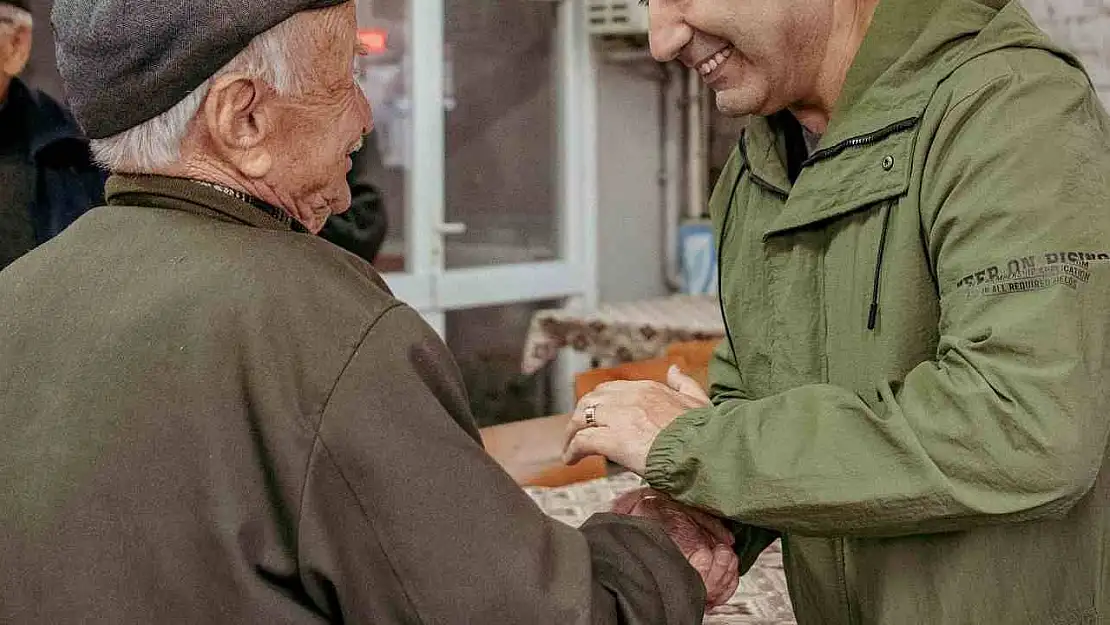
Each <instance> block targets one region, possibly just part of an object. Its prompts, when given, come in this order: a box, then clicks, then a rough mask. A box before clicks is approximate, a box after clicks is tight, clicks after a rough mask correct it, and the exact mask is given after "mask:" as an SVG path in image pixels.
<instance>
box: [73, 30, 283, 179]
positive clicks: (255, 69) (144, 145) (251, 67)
mask: <svg viewBox="0 0 1110 625" xmlns="http://www.w3.org/2000/svg"><path fill="white" fill-rule="evenodd" d="M302 15H304V14H303V13H301V14H297V15H294V16H293V17H291V18H289V19H287V20H285V21H284V22H282V23H280V24H278V25H277V26H275V27H273V28H271V29H270V30H268V31H266V32H264V33H262V34H261V35H258V36H257V37H255V38H254V39H253V40H252V41H251V42H250V44H249V45H248V46H247V47H246V48H245V49H244V50H243V51H242V52H240V53H239V54H238V55H237V56H236V57H235V58H234V59H232V60H231V61H230V62H229V63H228V64H227V65H225V66H224V67H223V68H221V69H220V70H219V71H217V72H216V73H215V74H214V75H213V76H212V78H209V79H208V80H206V81H205V82H204V83H203V84H202V85H201V86H199V87H197V88H196V89H195V90H193V92H192V93H190V94H189V95H187V96H185V98H184V99H183V100H181V101H180V102H178V103H177V104H176V105H174V107H173V108H171V109H170V110H168V111H166V112H165V113H162V114H161V115H159V116H157V117H155V118H153V119H150V120H148V121H145V122H143V123H142V124H139V125H138V126H135V127H134V128H131V129H130V130H125V131H123V132H121V133H119V134H117V135H113V136H111V137H108V138H106V139H96V140H93V141H91V142H90V146H89V147H90V149H91V150H92V154H93V157H94V158H95V159H96V161H97V162H98V163H100V164H101V165H103V166H104V167H106V168H107V169H108V170H109V171H113V172H122V173H152V172H154V171H157V170H159V169H162V168H165V167H167V166H169V165H171V164H173V163H175V162H177V161H178V160H180V159H181V144H182V142H183V141H184V139H185V135H186V133H187V132H188V130H189V124H190V123H191V122H192V121H193V118H194V117H196V115H197V113H198V112H199V111H200V107H201V105H202V104H204V100H205V98H206V97H208V92H209V89H210V88H211V86H212V81H213V79H215V78H216V77H218V76H220V75H222V74H226V73H229V72H239V73H242V74H245V75H246V76H249V77H251V78H257V79H260V80H262V81H263V82H265V83H266V84H268V85H270V86H271V87H273V88H274V89H275V90H276V91H277V92H278V93H279V94H281V95H286V96H288V95H296V94H298V93H302V92H303V91H304V84H303V77H302V76H301V72H300V71H298V67H297V64H296V63H295V61H294V57H293V51H294V50H297V49H299V47H300V46H298V45H297V42H296V37H297V36H298V34H299V32H298V28H301V27H302V24H303V22H300V21H299V20H298V18H299V17H301V16H302Z"/></svg>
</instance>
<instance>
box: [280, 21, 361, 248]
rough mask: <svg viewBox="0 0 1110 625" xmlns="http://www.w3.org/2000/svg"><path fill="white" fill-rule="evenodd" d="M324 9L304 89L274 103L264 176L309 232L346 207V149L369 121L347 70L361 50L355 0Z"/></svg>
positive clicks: (348, 202) (355, 144)
mask: <svg viewBox="0 0 1110 625" xmlns="http://www.w3.org/2000/svg"><path fill="white" fill-rule="evenodd" d="M323 13H324V14H326V17H323V18H321V19H324V20H328V21H329V23H327V24H324V28H323V29H321V31H320V34H319V36H317V37H314V41H313V42H311V45H310V47H309V49H307V50H304V51H303V52H304V53H305V55H306V57H305V62H306V63H308V65H307V66H306V72H305V76H306V77H307V81H306V83H307V84H306V91H305V92H304V93H302V94H299V95H297V96H295V97H290V98H282V99H281V100H280V101H279V103H278V105H277V107H276V108H277V111H276V115H275V120H274V121H275V128H276V130H277V132H276V133H275V141H276V142H277V145H276V146H273V147H274V149H273V150H272V152H273V153H274V161H273V170H272V171H271V172H270V174H269V175H268V176H267V178H268V183H269V186H270V187H271V188H272V189H273V190H274V192H275V194H276V195H277V196H278V198H279V199H280V204H282V205H283V206H287V207H288V206H295V207H297V213H298V214H300V215H302V216H303V217H302V219H301V220H302V222H304V225H305V226H307V227H308V228H309V229H310V230H313V231H316V230H319V228H322V227H323V225H324V222H325V221H326V220H327V218H328V216H330V215H332V214H336V213H342V212H344V211H346V210H347V209H348V208H350V206H351V192H350V188H349V187H348V186H347V178H346V176H347V172H348V171H350V169H351V159H350V155H351V153H352V152H354V151H356V150H357V149H358V148H359V147H360V146H361V145H362V139H363V137H364V136H365V135H366V134H367V133H369V132H370V130H371V128H372V126H373V119H372V116H371V113H370V104H369V103H368V102H367V100H366V96H365V95H364V94H363V92H362V90H361V89H360V88H359V86H358V84H357V83H356V82H355V77H354V74H353V71H352V70H353V68H354V62H355V58H356V57H357V56H358V55H359V54H362V53H364V51H363V50H362V48H361V45H360V44H359V41H358V36H357V30H356V28H357V23H356V20H355V6H354V3H353V2H349V3H347V4H345V5H343V6H342V7H339V8H338V9H336V10H333V11H326V12H323Z"/></svg>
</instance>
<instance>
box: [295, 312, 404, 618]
mask: <svg viewBox="0 0 1110 625" xmlns="http://www.w3.org/2000/svg"><path fill="white" fill-rule="evenodd" d="M404 307H405V304H403V303H401V302H394V303H392V304H391V305H389V306H388V307H386V308H385V309H384V310H382V311H381V312H380V313H379V314H378V315H377V316H376V317H374V318H373V320H371V321H370V323H369V324H367V327H366V329H365V330H364V331H363V333H362V336H361V338H359V341H358V343H357V344H356V345H355V347H354V349H352V350H351V353H350V355H349V356H348V357H347V362H346V363H344V365H343V368H342V369H340V371H339V375H337V376H335V382H334V383H333V384H332V388H331V390H330V391H328V397H327V399H326V400H325V401H324V405H323V407H322V408H321V410H320V419H319V420H317V422H316V427H315V431H314V432H313V436H312V449H311V450H310V451H309V453H308V459H307V460H306V462H305V468H304V472H303V474H302V476H301V497H300V502H299V503H298V504H297V546H296V554H297V556H296V562H297V570H298V571H300V570H301V528H302V527H304V523H303V519H304V509H305V500H306V499H307V497H308V475H309V473H310V472H311V471H312V461H313V460H314V459H315V458H316V456H317V454H320V453H322V454H323V455H324V456H325V457H326V458H327V462H328V464H330V465H331V468H332V470H333V471H335V473H336V474H337V475H338V476H339V479H341V480H343V485H344V486H345V487H346V488H347V493H348V494H350V495H351V497H353V498H354V501H355V504H356V505H357V506H358V509H359V512H360V513H361V514H362V518H363V520H364V521H365V522H366V523H367V524H368V525H369V526H370V527H371V529H372V530H373V532H374V538H375V541H376V542H377V543H378V547H380V548H381V550H382V553H384V554H385V556H386V561H387V563H388V564H389V570H390V573H392V574H393V577H394V578H395V579H396V580H397V583H398V586H399V587H400V588H401V592H402V593H404V597H405V602H406V603H407V604H408V605H409V608H410V610H411V612H412V614H414V615H415V616H416V618H417V619H419V620H420V622H421V623H423V622H424V619H422V618H421V617H420V612H419V610H417V608H416V603H415V602H414V601H413V600H412V597H410V596H409V594H408V589H407V588H406V587H405V583H404V580H403V579H402V578H401V575H400V574H399V573H398V572H397V566H396V565H395V564H394V563H393V557H392V556H391V554H390V552H389V549H387V548H386V545H385V543H384V542H382V540H381V538H380V534H379V533H378V531H377V529H376V528H375V527H374V521H373V519H372V518H371V516H370V514H369V513H368V512H367V511H366V509H365V508H364V507H363V505H362V500H361V499H359V497H358V494H357V493H356V492H355V489H354V488H353V487H352V486H351V483H350V481H349V480H348V479H347V476H346V475H345V474H344V473H343V471H342V469H340V467H339V465H338V464H337V463H336V462H335V461H334V460H333V459H332V455H331V450H330V449H328V446H327V444H326V443H325V442H324V440H323V438H322V437H321V436H320V430H321V429H322V428H323V424H324V415H325V414H327V411H328V405H329V404H330V403H331V399H332V397H333V396H334V394H335V390H336V388H338V386H339V381H340V380H342V379H343V376H344V375H345V374H346V373H347V369H348V368H350V366H351V362H352V361H354V358H355V354H357V353H358V350H359V349H360V348H361V347H362V345H363V344H364V343H365V342H366V339H367V337H369V336H370V334H371V333H372V332H373V331H374V329H375V328H376V327H377V326H378V324H379V323H380V322H381V320H382V319H383V318H385V316H386V315H388V314H389V313H391V312H393V311H394V310H398V309H401V308H404Z"/></svg>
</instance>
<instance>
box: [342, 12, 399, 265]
mask: <svg viewBox="0 0 1110 625" xmlns="http://www.w3.org/2000/svg"><path fill="white" fill-rule="evenodd" d="M409 5H410V1H409V0H358V3H357V9H358V23H359V33H360V36H361V38H362V40H363V43H364V45H366V46H367V48H368V49H369V50H370V54H369V55H367V56H366V57H363V58H362V59H360V60H359V61H358V62H357V64H356V68H355V69H356V73H357V75H358V80H359V84H360V85H361V86H362V88H363V91H365V92H366V97H367V98H368V99H369V100H370V105H371V107H372V108H373V111H374V123H375V127H374V131H373V132H372V133H371V134H370V136H369V137H367V139H366V146H365V147H364V148H363V149H362V151H361V152H359V153H358V154H356V155H355V158H354V159H353V161H354V171H353V174H354V175H355V176H356V177H357V178H358V179H359V180H360V181H366V182H369V183H370V184H373V185H374V186H376V187H377V188H378V189H379V190H380V191H381V195H382V199H383V201H384V203H385V208H386V213H387V215H388V222H389V225H388V230H387V231H386V239H385V243H384V244H383V246H382V250H381V252H380V253H379V254H378V259H377V261H376V262H375V263H374V264H375V266H376V267H377V268H378V270H379V271H381V272H383V273H389V272H404V271H406V270H408V268H409V266H410V262H409V260H410V259H408V258H407V255H408V249H407V245H406V242H407V236H408V235H407V233H408V219H409V215H408V210H407V206H408V202H407V198H406V187H407V178H408V176H409V175H410V171H411V169H412V157H411V155H412V149H411V146H412V141H413V136H412V116H411V112H412V103H411V94H412V85H411V82H412V80H411V74H412V72H411V69H410V68H411V54H412V50H410V49H409V46H408V39H409V37H408V34H409V31H410V6H409Z"/></svg>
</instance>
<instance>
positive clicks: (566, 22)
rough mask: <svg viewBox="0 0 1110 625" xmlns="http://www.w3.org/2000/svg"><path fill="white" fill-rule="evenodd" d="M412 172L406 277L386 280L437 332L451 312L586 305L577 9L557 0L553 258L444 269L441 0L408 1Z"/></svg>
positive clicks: (586, 65)
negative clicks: (556, 256) (544, 303)
mask: <svg viewBox="0 0 1110 625" xmlns="http://www.w3.org/2000/svg"><path fill="white" fill-rule="evenodd" d="M411 1H412V6H411V7H410V13H409V14H410V16H411V17H410V20H409V31H410V32H409V37H408V40H409V42H410V45H411V48H410V49H411V50H412V51H413V53H412V54H411V62H412V66H411V67H412V76H411V82H410V84H411V98H412V100H411V101H412V109H411V111H412V112H411V114H412V124H411V125H410V128H411V132H412V136H411V137H409V139H408V140H409V141H410V142H411V145H412V152H411V154H412V166H411V169H410V170H409V175H408V176H407V178H406V186H407V188H406V193H405V197H406V198H407V200H406V201H407V203H408V204H407V206H406V211H407V218H406V224H407V231H406V233H405V245H406V249H405V259H406V272H404V273H394V274H387V275H386V276H385V279H386V281H387V282H388V283H389V285H390V287H391V288H392V289H393V291H394V293H395V294H396V295H397V297H398V298H399V299H401V300H403V301H405V302H407V303H408V304H409V305H411V306H413V307H414V308H416V309H417V310H418V311H420V313H421V314H422V315H423V316H424V318H425V319H426V320H427V321H428V323H429V324H431V325H432V327H434V328H435V329H436V330H437V331H438V332H439V333H440V335H441V336H442V335H444V334H445V329H446V313H447V312H448V311H451V310H458V309H463V308H473V307H482V306H496V305H504V304H512V303H517V302H528V301H539V300H551V299H564V298H568V299H570V302H571V305H574V306H594V305H596V303H597V298H598V278H597V273H598V272H597V211H598V205H597V204H598V200H597V198H598V195H597V140H596V136H597V134H596V123H597V122H596V119H597V68H596V59H595V57H594V53H593V46H592V45H591V40H590V36H589V34H588V32H587V29H586V12H585V3H583V2H576V1H574V0H559V2H558V5H559V6H558V9H557V10H558V33H557V36H556V46H557V66H556V71H555V73H556V98H557V115H558V118H557V124H556V128H557V129H558V144H557V145H558V150H559V153H558V155H557V159H556V169H557V172H553V175H556V176H557V178H558V194H557V204H556V208H557V210H558V211H559V218H558V219H557V223H559V224H560V227H561V229H562V237H561V241H560V243H561V247H562V249H561V254H560V260H558V261H554V262H540V263H522V264H504V265H492V266H483V267H472V268H466V269H448V268H447V267H446V254H445V253H444V249H445V243H444V237H445V236H446V233H445V232H444V230H445V228H444V226H443V224H444V219H445V216H446V184H445V180H446V156H445V155H446V140H445V133H446V120H445V116H444V103H445V94H444V75H445V68H444V62H445V61H444V14H445V9H444V4H443V0H411Z"/></svg>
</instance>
